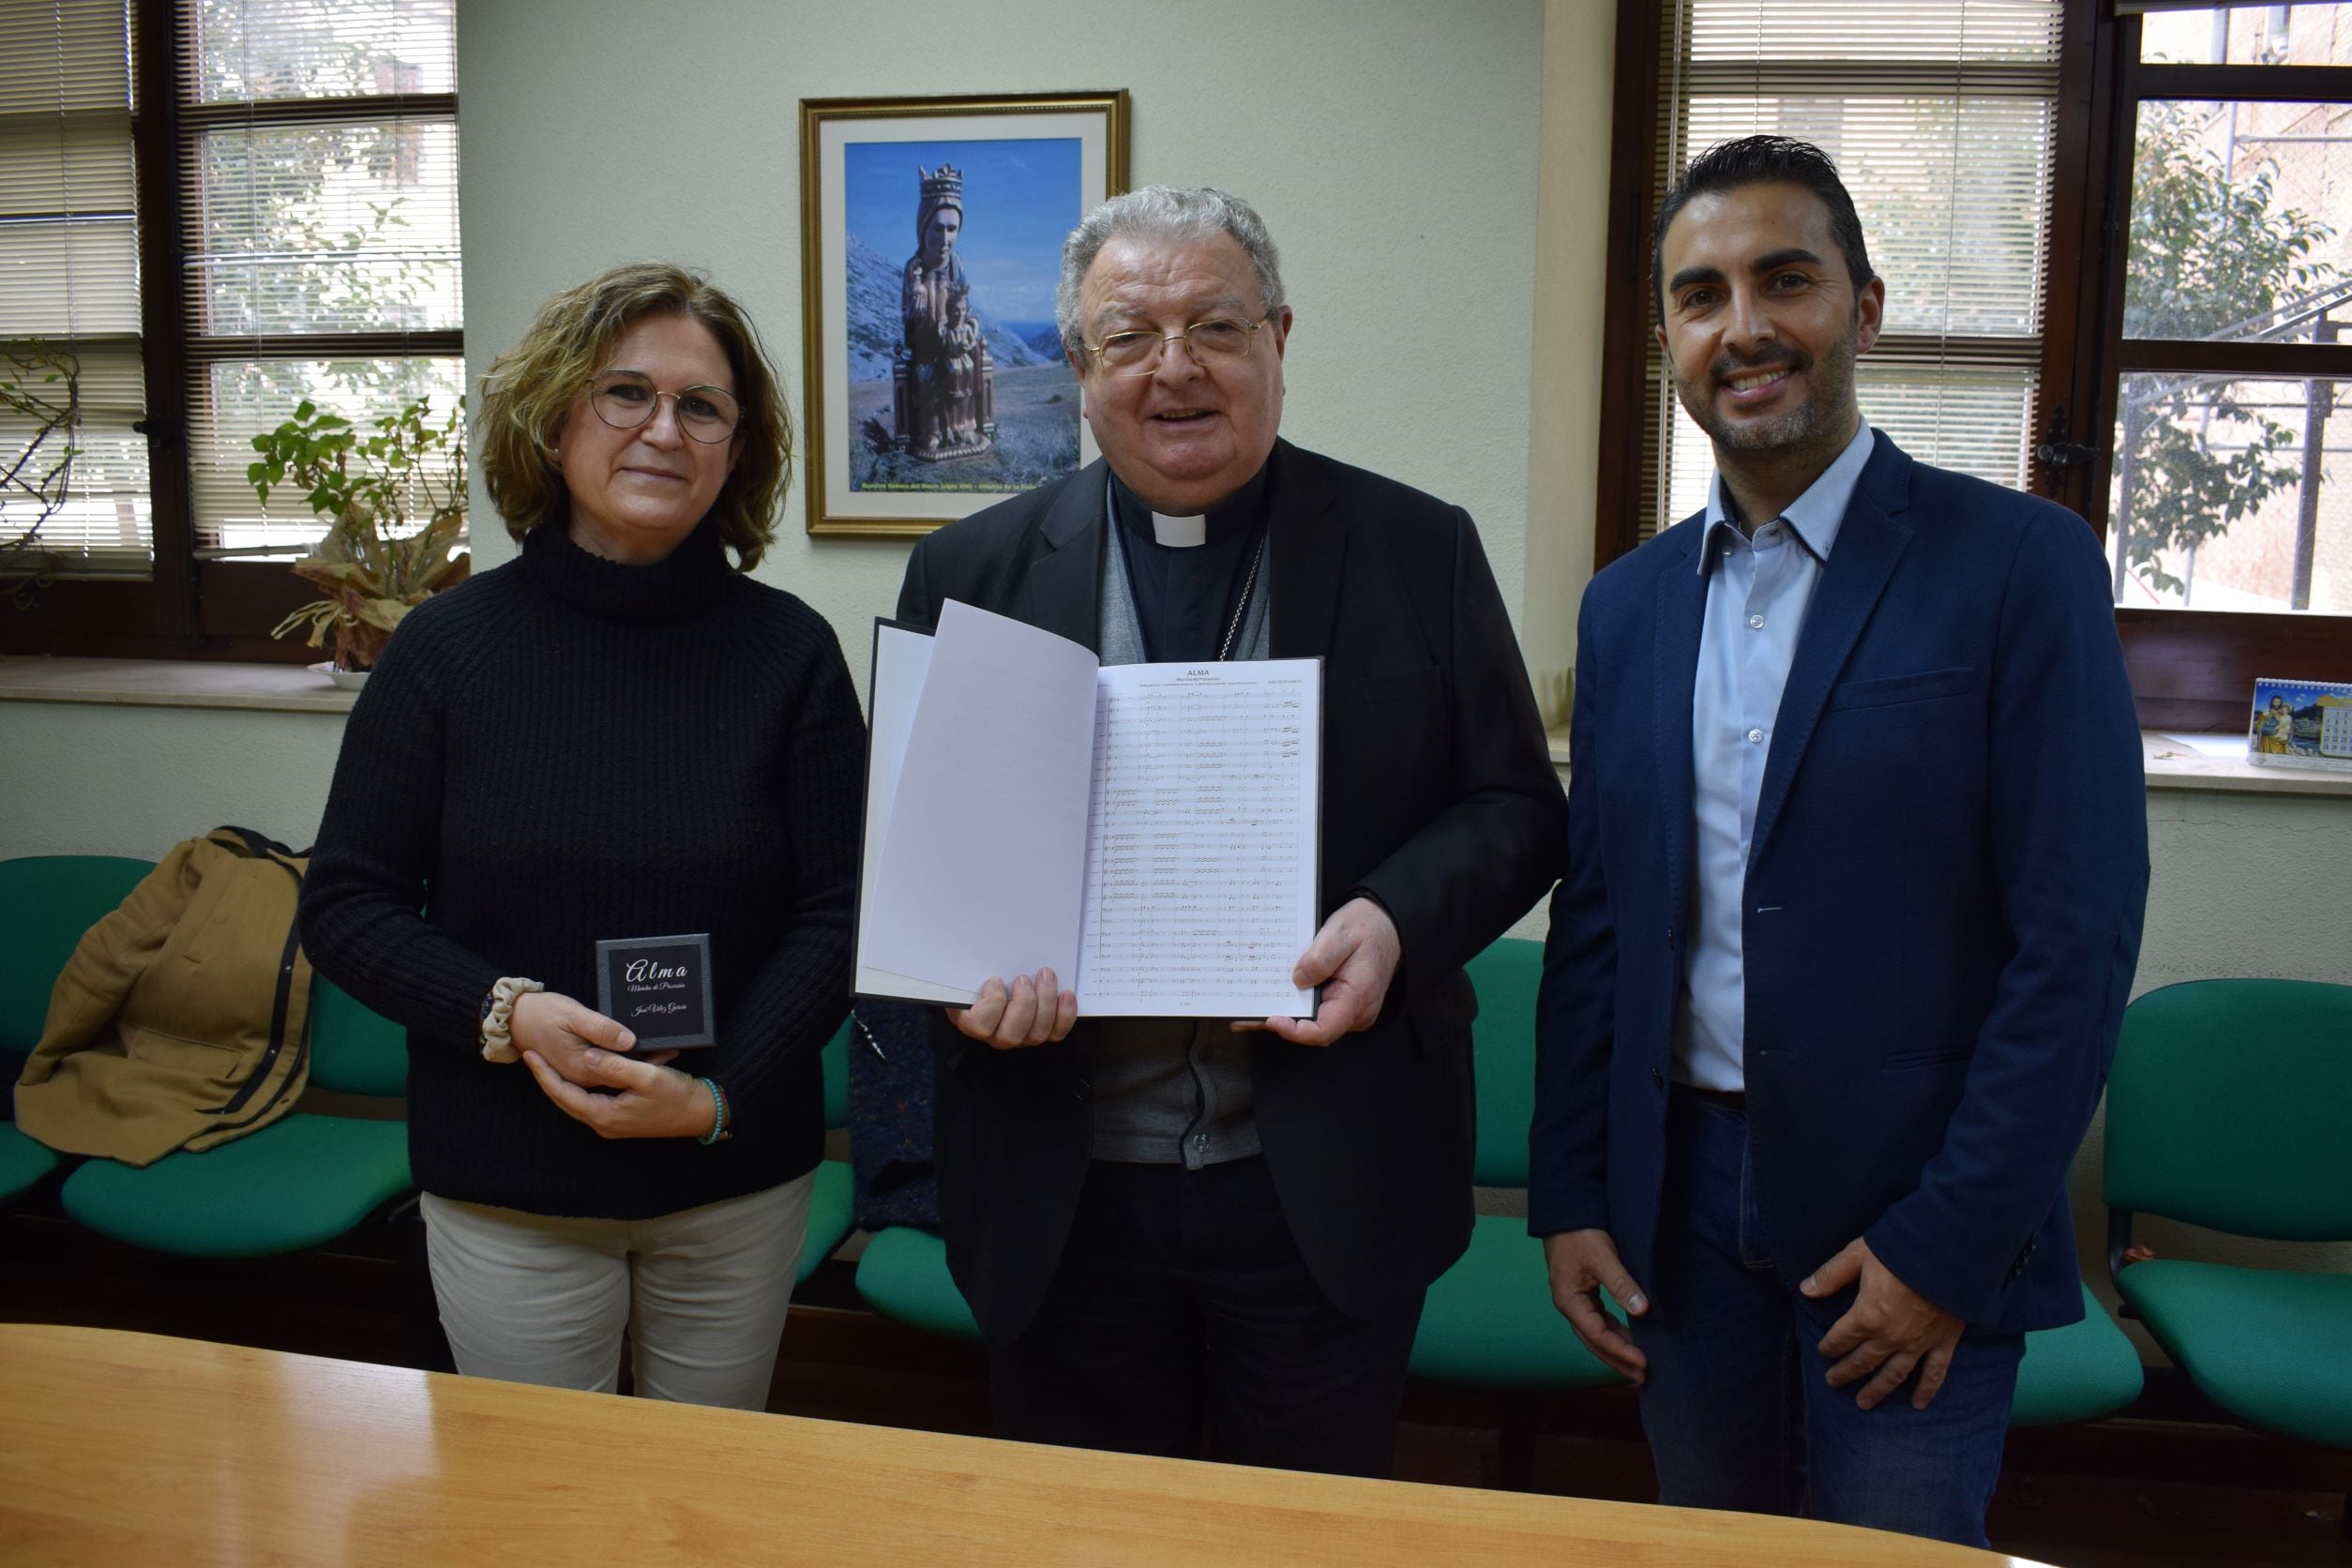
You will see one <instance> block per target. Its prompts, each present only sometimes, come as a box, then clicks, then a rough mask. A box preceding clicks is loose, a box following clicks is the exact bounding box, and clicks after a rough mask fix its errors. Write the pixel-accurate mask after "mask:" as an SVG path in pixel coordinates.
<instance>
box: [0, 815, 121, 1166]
mask: <svg viewBox="0 0 2352 1568" xmlns="http://www.w3.org/2000/svg"><path fill="white" fill-rule="evenodd" d="M154 869H155V862H154V861H152V860H134V859H131V858H129V857H128V856H125V855H111V854H44V855H25V856H23V857H22V858H20V859H15V860H0V1075H5V1076H6V1078H7V1080H8V1085H9V1086H13V1085H14V1084H15V1082H16V1079H17V1075H18V1074H19V1073H21V1072H23V1070H24V1059H25V1058H26V1057H28V1056H30V1055H31V1054H32V1053H33V1048H34V1047H35V1046H37V1045H38V1044H39V1043H40V1037H41V1025H42V1023H43V1022H44V1021H46V1019H47V1018H48V1016H49V993H50V991H51V990H52V989H53V988H54V987H55V986H56V984H57V975H58V972H60V971H61V970H63V969H64V968H65V967H66V960H67V959H68V958H69V957H72V956H73V949H74V944H75V943H76V942H80V941H81V940H82V933H83V932H84V931H86V930H88V929H89V928H90V927H92V926H95V925H97V924H98V921H99V920H100V919H101V918H103V917H104V916H105V915H107V914H108V913H110V912H112V911H113V908H114V906H116V905H117V904H119V903H121V902H122V901H123V899H124V898H125V897H128V894H129V892H130V890H131V889H132V888H134V887H136V886H138V885H139V879H141V878H142V877H143V876H145V875H146V874H147V873H148V872H150V871H152V870H154ZM0 1098H5V1101H6V1103H0V1118H5V1119H6V1120H0V1202H6V1201H7V1200H8V1199H11V1198H14V1197H16V1196H17V1195H18V1194H20V1193H22V1192H23V1191H24V1190H25V1189H26V1188H28V1187H30V1186H32V1185H33V1184H34V1183H36V1182H38V1181H39V1180H40V1179H41V1178H42V1177H44V1176H46V1175H48V1174H49V1173H50V1172H51V1171H53V1170H54V1169H56V1168H57V1164H58V1160H57V1156H56V1155H55V1154H54V1153H51V1152H50V1151H49V1149H48V1148H46V1147H45V1146H44V1145H42V1144H40V1143H38V1142H36V1141H34V1139H32V1138H29V1137H27V1136H26V1135H24V1134H23V1133H22V1132H19V1131H18V1130H17V1128H16V1125H15V1122H14V1117H15V1108H14V1098H13V1096H0Z"/></svg>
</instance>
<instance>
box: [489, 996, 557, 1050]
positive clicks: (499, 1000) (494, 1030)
mask: <svg viewBox="0 0 2352 1568" xmlns="http://www.w3.org/2000/svg"><path fill="white" fill-rule="evenodd" d="M546 989H547V988H546V987H545V986H542V985H540V984H539V983H538V982H537V981H536V980H525V979H522V978H521V977H520V976H518V975H512V974H510V975H507V976H506V977H505V978H504V979H502V980H500V981H499V982H498V984H496V985H494V986H492V987H491V988H490V995H489V996H488V997H485V998H484V999H483V1001H482V1060H483V1061H485V1062H520V1061H521V1060H522V1053H521V1052H520V1051H519V1050H517V1049H515V1039H514V1035H513V1034H512V1033H508V1031H509V1028H510V1026H511V1025H512V1023H513V1021H514V1017H515V1003H518V1002H520V1001H521V1000H522V999H523V998H524V997H526V996H528V995H530V994H531V993H532V992H533V991H543V990H546Z"/></svg>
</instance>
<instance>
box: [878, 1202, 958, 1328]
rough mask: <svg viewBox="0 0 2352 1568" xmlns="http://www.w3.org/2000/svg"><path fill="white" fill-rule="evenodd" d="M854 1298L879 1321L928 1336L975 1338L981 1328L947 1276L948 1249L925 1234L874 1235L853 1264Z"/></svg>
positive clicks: (894, 1230) (904, 1229)
mask: <svg viewBox="0 0 2352 1568" xmlns="http://www.w3.org/2000/svg"><path fill="white" fill-rule="evenodd" d="M857 1293H858V1294H859V1295H861V1296H863V1297H865V1298H866V1304H867V1305H868V1306H870V1307H872V1308H873V1309H874V1310H875V1311H877V1312H879V1313H881V1314H882V1316H883V1317H885V1318H896V1319H898V1321H900V1322H902V1323H908V1324H912V1326H914V1327H915V1328H918V1329H922V1330H924V1331H926V1332H927V1333H930V1334H946V1335H948V1336H949V1337H951V1338H955V1339H969V1340H972V1341H975V1342H976V1341H977V1340H978V1339H979V1337H980V1325H979V1324H978V1323H977V1322H976V1321H974V1320H973V1319H972V1308H971V1306H970V1305H968V1304H966V1303H965V1301H964V1293H963V1292H962V1291H961V1290H959V1289H957V1288H956V1281H955V1277H954V1276H953V1275H951V1274H949V1273H948V1272H947V1244H946V1243H945V1242H942V1241H941V1240H940V1239H939V1238H938V1237H937V1236H934V1235H932V1234H931V1233H930V1232H929V1231H927V1230H917V1229H914V1228H913V1227H912V1226H904V1225H894V1226H891V1227H889V1228H888V1229H883V1230H878V1231H876V1232H874V1234H873V1236H872V1238H871V1239H870V1240H868V1241H867V1244H866V1250H865V1252H863V1253H862V1254H860V1255H859V1257H858V1259H857Z"/></svg>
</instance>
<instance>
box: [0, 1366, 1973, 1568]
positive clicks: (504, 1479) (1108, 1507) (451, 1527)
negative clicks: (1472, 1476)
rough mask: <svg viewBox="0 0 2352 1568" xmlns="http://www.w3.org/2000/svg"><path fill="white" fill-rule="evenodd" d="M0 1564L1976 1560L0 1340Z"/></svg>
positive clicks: (1900, 1544) (1859, 1535)
mask: <svg viewBox="0 0 2352 1568" xmlns="http://www.w3.org/2000/svg"><path fill="white" fill-rule="evenodd" d="M0 1434H5V1436H0V1562H7V1563H8V1564H11V1565H12V1568H21V1565H27V1564H51V1563H55V1564H65V1563H73V1564H90V1565H92V1568H124V1565H131V1564H149V1563H153V1564H170V1565H173V1568H177V1565H180V1564H196V1563H223V1564H234V1565H237V1568H245V1565H248V1564H258V1563H304V1564H312V1563H317V1564H326V1563H388V1564H400V1565H402V1568H407V1565H410V1564H420V1563H441V1562H448V1563H467V1564H475V1563H485V1562H514V1563H526V1564H542V1563H545V1564H562V1565H565V1568H569V1565H572V1564H581V1563H606V1562H617V1563H629V1564H646V1565H650V1564H658V1563H707V1562H842V1563H890V1564H918V1563H952V1564H956V1565H957V1568H963V1565H966V1564H975V1563H1021V1564H1035V1563H1056V1562H1064V1563H1085V1564H1090V1565H1092V1564H1123V1563H1169V1564H1182V1565H1184V1568H1201V1565H1202V1564H1208V1563H1228V1562H1249V1563H1270V1562H1334V1563H1347V1564H1349V1565H1351V1568H1352V1565H1356V1564H1367V1563H1398V1564H1406V1563H1410V1564H1413V1565H1415V1568H1429V1565H1432V1564H1440V1563H1442V1564H1454V1563H1472V1562H1479V1563H1485V1562H1527V1563H1544V1564H1547V1565H1563V1568H1581V1565H1585V1564H1615V1563H1650V1564H1660V1565H1664V1564H1674V1565H1676V1568H1690V1565H1695V1564H1707V1563H1725V1564H1729V1563H1740V1564H1746V1565H1757V1568H1769V1565H1772V1564H1798V1563H1803V1564H1808V1565H1812V1564H1857V1565H1860V1564H1869V1565H1870V1568H1889V1565H1901V1564H1951V1565H1958V1564H1964V1563H1973V1564H1979V1565H1983V1564H1991V1563H1995V1562H1998V1561H2003V1559H1999V1558H1996V1557H1993V1556H1991V1555H1989V1554H1986V1553H1981V1552H1973V1551H1968V1550H1966V1549H1964V1548H1961V1547H1957V1546H1948V1545H1937V1544H1933V1543H1928V1542H1920V1541H1911V1540H1907V1539H1905V1538H1903V1537H1899V1536H1893V1535H1885V1534H1880V1533H1877V1532H1876V1531H1869V1530H1847V1529H1844V1528H1841V1527H1837V1526H1832V1525H1821V1524H1815V1523H1812V1522H1810V1521H1806V1520H1800V1519H1769V1518H1761V1517H1757V1516H1755V1515H1741V1514H1705V1513H1698V1512H1695V1511H1691V1510H1685V1509H1675V1508H1651V1507H1644V1506H1641V1505H1639V1504H1636V1503H1623V1502H1595V1501H1591V1500H1582V1499H1576V1498H1554V1497H1532V1496H1526V1495H1522V1494H1518V1493H1510V1492H1485V1491H1476V1490H1472V1489H1470V1488H1467V1487H1454V1486H1428V1485H1409V1484H1406V1483H1401V1482H1377V1481H1356V1480H1347V1479H1339V1478H1334V1477H1331V1476H1307V1475H1292V1474H1288V1473H1285V1472H1282V1471H1277V1470H1245V1469H1241V1468H1238V1467H1233V1466H1227V1465H1210V1464H1197V1463H1190V1462H1185V1461H1180V1460H1173V1459H1145V1458H1137V1457H1134V1456H1132V1455H1115V1454H1090V1453H1083V1452H1080V1451H1078V1450H1075V1449H1063V1448H1040V1447H1034V1446H1031V1445H1026V1444H1020V1443H1009V1442H997V1441H991V1440H988V1439H984V1438H965V1437H951V1436H945V1435H942V1434H939V1433H931V1432H912V1431H901V1430H897V1429H895V1428H888V1427H879V1426H858V1425H846V1424H841V1423H836V1422H825V1421H807V1420H801V1419H798V1418H795V1417H792V1416H775V1415H754V1414H749V1413H746V1412H744V1411H740V1410H701V1409H697V1408H694V1407H690V1406H684V1405H665V1404H658V1403H656V1402H655V1401H652V1400H646V1399H621V1398H614V1397H612V1396H611V1395H596V1394H575V1393H571V1392H568V1391H565V1390H558V1389H544V1388H528V1387H524V1386H522V1385H520V1384H517V1383H501V1382H491V1381H489V1380H481V1379H473V1378H453V1377H445V1376H443V1375H441V1374H438V1373H426V1372H412V1371H408V1370H405V1369H402V1368H400V1367H390V1366H371V1365H364V1364H359V1363H355V1362H342V1361H327V1360H324V1359H322V1358H319V1357H315V1356H296V1355H285V1354H281V1353H279V1352H277V1351H272V1350H253V1349H243V1348H241V1347H237V1346H230V1345H212V1344H204V1343H200V1342H198V1341H194V1340H187V1339H170V1338H163V1337H160V1336H157V1335H152V1334H123V1333H118V1332H113V1331H110V1330H104V1329H81V1328H56V1327H50V1326H46V1325H37V1324H8V1325H0ZM2009 1561H2016V1560H2014V1559H2010V1560H2009Z"/></svg>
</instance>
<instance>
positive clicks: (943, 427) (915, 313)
mask: <svg viewBox="0 0 2352 1568" xmlns="http://www.w3.org/2000/svg"><path fill="white" fill-rule="evenodd" d="M800 174H801V177H800V200H801V279H802V282H801V287H802V294H803V299H802V314H803V331H802V345H803V346H802V354H803V357H804V361H805V366H806V377H807V379H806V387H805V392H804V403H803V407H804V409H805V411H806V421H807V424H806V429H807V435H806V437H805V439H804V442H803V450H804V453H805V458H804V461H805V463H806V473H807V487H806V488H807V493H808V531H809V532H810V533H811V534H923V533H928V532H929V531H930V530H932V529H934V528H937V527H938V526H940V525H941V524H942V523H945V522H953V521H954V520H957V518H960V517H963V516H965V515H966V514H968V513H971V512H974V511H977V510H979V509H980V508H981V507H983V506H986V505H989V504H990V503H992V502H995V501H997V500H1001V499H1002V498H1003V497H1004V496H1007V495H1014V494H1018V492H1020V491H1022V490H1033V489H1035V488H1036V487H1037V486H1039V485H1043V484H1047V483H1049V482H1050V481H1052V480H1054V479H1058V478H1060V477H1061V476H1062V475H1064V474H1068V473H1071V472H1073V471H1074V470H1076V469H1078V467H1080V466H1081V465H1083V464H1084V463H1086V462H1088V461H1091V460H1093V456H1094V450H1093V439H1092V436H1091V435H1090V433H1089V432H1088V430H1087V429H1086V426H1085V422H1084V421H1083V420H1081V419H1080V418H1079V417H1078V376H1077V373H1076V372H1075V371H1074V370H1072V369H1071V368H1070V363H1069V360H1068V358H1067V357H1066V356H1065V355H1064V354H1063V350H1062V339H1061V334H1060V332H1059V331H1058V330H1057V329H1056V327H1055V325H1054V316H1053V295H1054V287H1055V284H1056V283H1057V282H1058V281H1059V280H1060V277H1061V270H1062V242H1063V238H1064V237H1065V236H1066V235H1067V234H1069V232H1070V231H1071V230H1072V229H1074V228H1076V227H1078V219H1080V218H1081V217H1083V216H1084V215H1085V214H1086V213H1087V211H1088V210H1089V209H1091V208H1092V207H1093V206H1094V204H1097V203H1099V202H1101V201H1103V200H1104V199H1105V198H1107V197H1109V196H1113V195H1117V194H1118V193H1119V192H1121V191H1123V190H1124V189H1126V188H1127V95H1126V94H1125V93H1124V92H1123V91H1122V92H1115V93H1052V94H1028V95H1018V96H1003V97H992V98H803V99H802V100H801V105H800Z"/></svg>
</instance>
